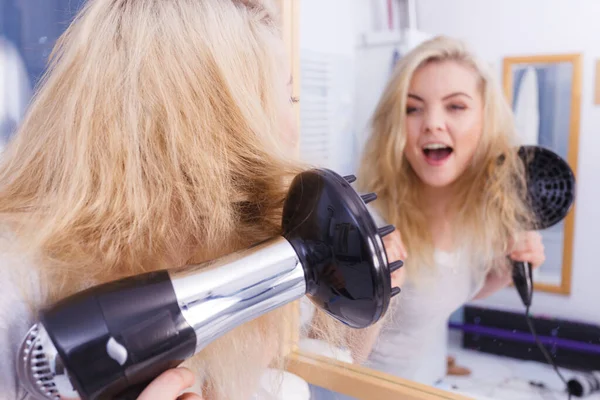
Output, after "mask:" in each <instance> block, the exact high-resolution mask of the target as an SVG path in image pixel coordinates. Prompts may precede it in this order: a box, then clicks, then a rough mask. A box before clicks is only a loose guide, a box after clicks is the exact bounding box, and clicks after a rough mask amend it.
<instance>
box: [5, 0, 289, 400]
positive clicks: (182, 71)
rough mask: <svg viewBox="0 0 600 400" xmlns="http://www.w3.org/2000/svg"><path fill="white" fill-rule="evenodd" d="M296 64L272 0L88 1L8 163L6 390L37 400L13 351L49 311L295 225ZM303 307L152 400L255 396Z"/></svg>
mask: <svg viewBox="0 0 600 400" xmlns="http://www.w3.org/2000/svg"><path fill="white" fill-rule="evenodd" d="M286 60H287V57H286V55H285V49H284V45H283V42H282V39H281V34H280V31H279V27H278V23H277V16H276V14H275V13H274V9H273V7H272V6H271V5H270V4H269V3H268V2H266V1H262V0H169V1H164V0H89V1H88V2H87V4H86V6H85V7H84V9H83V10H82V11H81V12H80V13H79V15H78V16H77V18H76V19H75V21H74V22H73V24H72V25H70V26H69V27H68V29H67V30H66V32H65V33H64V35H62V37H61V38H60V39H59V41H58V43H57V45H56V48H55V51H54V54H53V56H52V61H51V64H50V66H49V70H48V73H47V74H46V76H45V77H44V79H43V82H42V84H41V86H40V87H39V89H38V91H37V93H36V95H35V98H34V100H33V102H32V104H31V106H30V108H29V110H28V113H27V115H26V116H25V118H24V121H23V123H22V124H21V126H20V130H19V132H18V133H17V134H16V136H15V137H14V139H13V140H12V142H11V143H10V145H9V146H8V148H7V149H6V151H5V153H4V154H3V157H2V163H1V165H0V221H1V224H2V233H1V241H0V244H1V248H0V250H1V252H0V253H1V254H2V255H1V256H0V279H1V281H2V283H3V289H2V292H1V293H0V320H1V321H2V324H1V326H0V354H1V356H2V357H1V358H2V360H4V361H3V363H2V364H1V366H0V387H1V388H2V393H3V395H4V396H5V397H4V398H7V399H16V398H21V395H22V392H21V391H20V389H19V388H18V385H17V382H16V378H15V373H14V371H15V369H14V365H13V363H12V362H9V361H8V360H14V359H15V352H16V351H17V349H18V346H19V341H20V340H21V338H22V337H23V335H24V334H25V333H26V330H27V327H28V326H30V324H31V323H33V321H34V318H35V314H36V310H37V309H39V308H40V307H44V306H45V305H47V304H49V303H51V302H53V301H55V300H57V299H59V298H62V297H65V296H67V295H69V294H72V293H73V292H76V291H79V290H81V289H83V288H85V287H88V286H90V285H93V284H98V283H102V282H106V281H110V280H114V279H118V278H121V277H124V276H127V275H131V274H137V273H142V272H144V271H150V270H154V269H159V268H169V267H176V266H181V265H184V264H186V263H197V262H201V261H203V260H207V259H212V258H215V257H219V256H222V255H224V254H227V253H229V252H232V251H235V250H238V249H241V248H245V247H247V246H249V245H251V244H252V243H255V242H257V241H260V240H263V239H266V238H268V237H270V236H272V235H275V234H278V233H279V230H280V217H281V207H282V202H283V199H284V196H285V194H286V190H287V183H288V182H289V180H290V178H291V177H292V176H294V175H295V174H296V173H297V172H298V167H297V165H296V164H295V163H294V162H293V161H289V160H290V156H289V151H290V149H291V148H292V147H293V146H294V142H295V140H296V139H295V138H296V132H295V131H294V121H293V118H294V117H293V115H294V114H293V112H292V106H291V102H293V101H295V100H294V99H292V98H290V69H289V66H287V65H286ZM288 313H289V309H285V308H284V309H280V310H276V311H274V312H272V313H270V314H268V315H266V316H264V317H262V318H259V319H257V320H255V321H253V322H251V323H248V324H245V325H243V326H241V327H240V328H238V329H236V330H235V331H233V332H231V333H230V334H228V335H226V336H224V337H223V338H221V339H219V340H217V341H216V342H214V343H213V344H212V345H211V346H209V347H208V348H206V349H205V350H204V351H203V352H202V353H201V354H200V355H199V356H198V357H196V358H195V359H194V360H192V361H190V362H188V363H186V366H187V367H188V369H176V370H172V371H168V372H167V373H165V375H163V376H161V377H160V378H158V379H157V380H155V381H154V382H153V383H152V384H151V385H150V386H149V387H148V388H147V390H146V391H145V392H144V394H142V395H141V397H140V399H143V400H147V399H153V400H154V399H157V400H163V399H164V400H171V399H175V398H176V397H177V396H178V395H179V393H180V392H181V391H182V390H184V389H185V388H186V387H190V388H191V389H190V390H191V391H192V392H195V393H196V395H188V396H187V397H185V398H186V399H188V398H189V399H191V398H198V395H200V394H201V393H202V395H203V397H204V398H205V399H208V400H221V399H227V400H231V399H233V400H235V399H243V400H247V399H249V398H250V396H251V395H252V394H253V393H254V392H255V390H256V387H257V384H258V381H259V377H260V376H261V374H262V372H263V370H264V369H265V367H267V366H268V365H274V363H276V361H277V360H278V359H279V358H280V353H281V348H282V345H284V336H283V334H284V330H283V329H284V328H285V326H286V324H285V319H286V316H287V315H288ZM193 382H195V383H193Z"/></svg>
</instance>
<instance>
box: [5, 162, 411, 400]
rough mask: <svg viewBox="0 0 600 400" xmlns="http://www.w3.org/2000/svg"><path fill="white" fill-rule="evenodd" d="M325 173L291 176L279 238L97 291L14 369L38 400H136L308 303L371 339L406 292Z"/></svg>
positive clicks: (54, 315)
mask: <svg viewBox="0 0 600 400" xmlns="http://www.w3.org/2000/svg"><path fill="white" fill-rule="evenodd" d="M354 179H355V178H354V176H348V177H341V176H339V175H337V174H336V173H334V172H332V171H330V170H325V169H314V170H310V171H306V172H303V173H301V174H299V175H298V176H296V177H295V179H294V181H293V182H292V184H291V187H290V189H289V193H288V196H287V199H286V202H285V205H284V211H283V221H282V227H283V230H282V231H283V233H282V235H281V236H278V237H275V238H272V239H269V240H267V241H265V242H262V243H259V244H257V245H254V246H252V247H251V248H249V249H245V250H243V251H240V252H237V253H234V254H231V255H228V256H225V257H223V258H220V259H217V260H213V261H210V262H206V263H203V264H200V265H190V266H186V267H183V268H179V269H174V270H163V271H157V272H152V273H146V274H143V275H138V276H133V277H129V278H126V279H123V280H119V281H115V282H110V283H107V284H103V285H99V286H96V287H92V288H90V289H88V290H85V291H83V292H80V293H77V294H75V295H73V296H71V297H68V298H66V299H64V300H62V301H60V302H58V303H57V304H55V305H53V306H52V307H50V308H48V309H46V310H43V311H42V312H41V314H40V319H39V322H38V323H36V324H35V325H34V326H33V327H32V328H31V329H30V330H29V332H28V333H27V335H26V337H25V339H24V341H23V343H22V345H21V348H20V351H19V353H18V358H17V373H18V377H19V380H20V383H21V385H22V386H23V387H24V388H25V390H27V391H28V392H29V394H30V395H32V396H33V397H34V398H37V399H61V400H65V399H115V398H116V399H135V398H137V396H138V395H139V393H141V391H142V390H143V389H144V388H145V387H146V386H147V385H148V383H150V382H151V381H152V380H153V379H154V378H155V377H157V376H158V375H159V374H160V373H162V372H163V371H165V370H167V369H170V368H173V367H176V366H177V365H179V364H180V363H182V362H183V361H184V360H185V359H187V358H189V357H191V356H193V355H194V354H196V353H198V352H199V351H201V350H202V349H203V348H204V347H205V346H206V345H208V344H209V343H210V342H211V341H213V340H215V339H216V338H218V337H220V336H222V335H223V334H225V333H227V332H229V331H230V330H231V329H233V328H234V327H236V326H238V325H240V324H242V323H244V322H247V321H249V320H252V319H254V318H256V317H259V316H260V315H262V314H265V313H267V312H269V311H271V310H273V309H275V308H277V307H280V306H282V305H284V304H287V303H289V302H291V301H294V300H296V299H299V298H300V297H302V296H304V295H307V296H308V297H309V298H310V299H311V300H312V301H313V302H314V303H315V304H316V306H317V307H319V308H321V309H323V310H324V311H326V312H327V313H328V314H329V315H331V316H332V317H333V318H336V319H338V320H340V321H341V322H343V323H345V324H347V325H349V326H351V327H354V328H364V327H367V326H369V325H371V324H373V323H375V322H377V321H378V320H379V319H380V318H381V317H382V316H383V315H384V314H385V312H386V310H387V308H388V305H389V303H390V298H391V297H392V296H394V295H395V294H397V293H398V292H399V291H400V290H399V288H392V287H391V277H390V273H391V272H393V271H394V270H396V269H398V268H400V267H401V266H402V262H401V261H397V262H394V263H391V264H389V265H388V261H387V256H386V253H385V249H384V246H383V242H382V240H381V237H382V236H383V235H386V234H389V233H390V232H392V231H393V230H394V228H393V227H391V226H388V227H384V228H380V229H379V230H378V229H377V227H376V225H375V223H374V221H373V220H372V219H371V216H370V214H369V212H368V211H367V208H366V206H365V204H366V203H368V202H369V201H372V200H374V199H375V198H376V196H375V195H374V194H366V195H363V196H359V195H358V194H357V193H356V192H355V191H354V189H353V188H352V187H351V186H350V183H351V182H352V181H354Z"/></svg>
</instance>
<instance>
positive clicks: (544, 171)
mask: <svg viewBox="0 0 600 400" xmlns="http://www.w3.org/2000/svg"><path fill="white" fill-rule="evenodd" d="M519 156H520V157H521V160H523V162H524V163H525V166H526V176H527V193H528V197H529V204H530V205H531V208H532V210H533V212H534V214H535V216H536V224H535V226H532V227H531V228H532V229H548V228H550V227H552V226H553V225H555V224H557V223H559V222H560V221H562V220H563V219H564V218H565V217H566V216H567V214H568V213H569V211H570V209H571V207H572V205H573V201H574V200H575V175H574V174H573V170H572V169H571V167H570V166H569V164H567V162H566V161H565V160H563V159H562V158H561V157H560V156H559V155H558V154H556V153H554V152H553V151H552V150H549V149H546V148H544V147H540V146H522V147H520V148H519Z"/></svg>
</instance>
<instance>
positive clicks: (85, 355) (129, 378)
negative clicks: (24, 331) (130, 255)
mask: <svg viewBox="0 0 600 400" xmlns="http://www.w3.org/2000/svg"><path fill="white" fill-rule="evenodd" d="M41 322H42V324H43V326H44V328H45V331H46V332H47V333H48V335H49V336H50V339H51V341H52V342H53V344H54V347H55V348H56V350H57V352H58V353H59V355H60V358H61V359H62V362H63V364H64V366H65V367H66V369H67V370H68V371H69V378H70V380H71V383H72V384H73V386H74V388H75V389H76V390H77V392H79V394H80V396H81V398H83V399H90V400H92V399H98V400H100V399H109V398H114V396H116V397H117V398H119V399H121V398H122V399H129V398H131V399H135V398H137V396H138V395H139V393H141V392H142V391H143V390H144V388H145V387H146V385H147V384H149V383H150V382H151V381H152V380H153V379H154V378H155V377H157V376H158V375H160V374H161V373H162V372H164V371H165V370H167V369H171V368H174V367H176V366H177V365H179V364H180V363H181V362H182V361H183V360H185V359H186V358H188V357H190V356H191V355H193V353H194V350H195V346H196V336H195V333H194V330H193V329H192V328H191V327H190V326H189V325H188V324H187V322H186V321H185V319H184V318H183V316H182V314H181V310H180V308H179V304H178V300H177V297H176V295H175V292H174V289H173V286H172V284H171V280H170V278H169V275H168V273H167V272H166V271H157V272H152V273H148V274H144V275H138V276H134V277H130V278H126V279H123V280H120V281H116V282H111V283H107V284H104V285H100V286H97V287H94V288H92V289H90V290H88V291H86V292H81V293H79V294H76V295H74V296H72V297H70V298H67V299H65V300H63V301H62V302H60V303H58V304H57V305H56V306H54V307H52V308H50V309H49V310H46V311H45V312H43V313H42V316H41ZM73 326H78V327H79V328H78V329H73V328H72V327H73Z"/></svg>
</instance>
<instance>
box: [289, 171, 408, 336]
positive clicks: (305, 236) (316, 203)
mask: <svg viewBox="0 0 600 400" xmlns="http://www.w3.org/2000/svg"><path fill="white" fill-rule="evenodd" d="M354 179H355V178H354V177H353V176H351V177H348V178H346V179H344V178H342V177H340V176H339V175H337V174H335V173H333V172H332V171H329V170H324V169H320V170H311V171H306V172H304V173H301V174H299V175H298V176H297V177H296V178H295V179H294V181H293V182H292V185H291V187H290V190H289V195H288V198H287V201H286V203H285V206H284V211H283V231H284V233H283V236H284V237H285V238H286V239H287V240H288V241H289V242H290V243H291V245H292V246H293V247H294V249H295V250H296V252H297V253H298V256H299V257H300V259H301V260H302V264H303V265H304V266H305V275H306V284H307V296H308V297H309V298H310V299H311V300H312V301H313V303H315V305H316V306H318V307H319V308H321V309H323V310H324V311H326V312H327V313H328V314H330V315H331V316H333V317H334V318H336V319H338V320H339V321H341V322H343V323H345V324H346V325H349V326H351V327H354V328H364V327H367V326H369V325H371V324H373V323H375V322H377V321H378V320H379V319H380V318H381V316H383V315H384V314H385V312H386V310H387V308H388V305H389V301H390V297H391V296H393V295H394V294H397V293H398V292H399V288H393V289H392V288H391V277H390V273H391V272H393V270H395V269H397V268H399V267H400V266H401V265H402V263H401V262H397V263H392V265H390V266H389V267H388V262H387V256H386V253H385V249H384V247H383V242H382V240H381V236H385V235H386V234H389V233H391V232H392V231H393V230H394V228H393V227H392V226H388V227H383V228H379V229H378V228H377V226H376V225H375V222H374V221H373V219H372V217H371V215H370V213H369V211H368V209H367V207H366V203H368V202H369V201H373V200H375V199H376V197H377V196H375V195H374V194H372V193H370V194H365V195H363V196H362V197H361V196H359V195H358V194H357V193H356V192H355V191H354V189H353V188H352V187H351V186H350V183H351V182H352V181H353V180H354Z"/></svg>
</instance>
